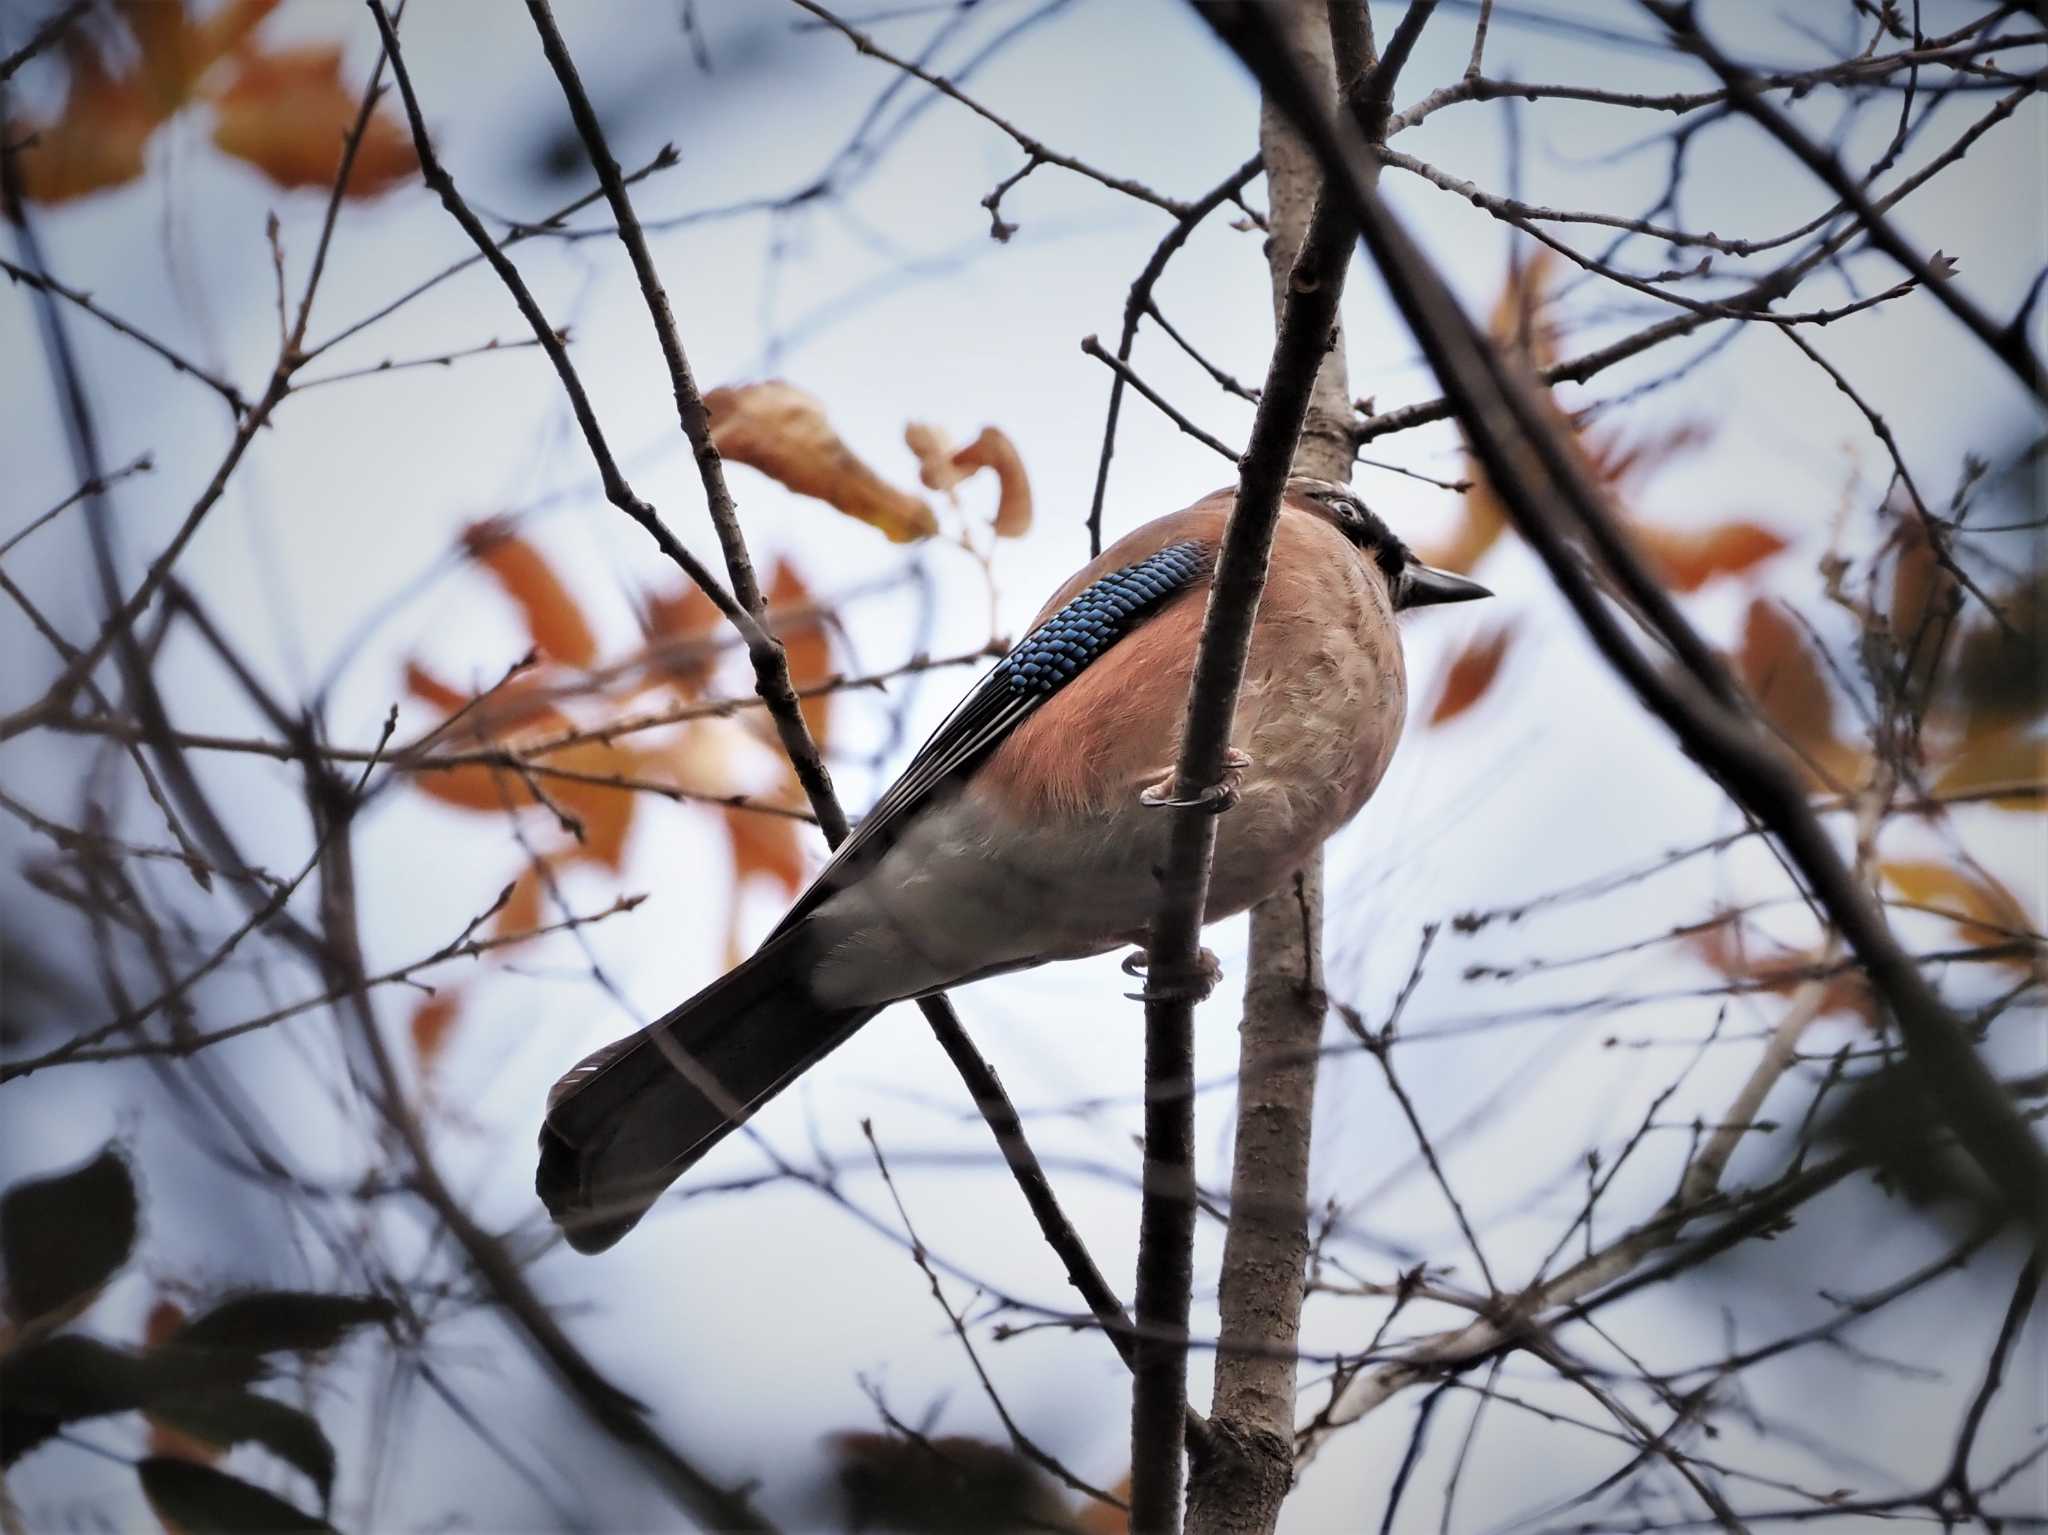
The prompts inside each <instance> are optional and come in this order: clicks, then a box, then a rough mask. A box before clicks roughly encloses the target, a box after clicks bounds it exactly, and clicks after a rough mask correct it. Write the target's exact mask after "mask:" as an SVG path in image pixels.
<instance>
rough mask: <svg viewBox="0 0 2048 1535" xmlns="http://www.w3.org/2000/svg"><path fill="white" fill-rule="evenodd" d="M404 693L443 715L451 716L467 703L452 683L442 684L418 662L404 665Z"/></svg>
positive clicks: (463, 695) (462, 694)
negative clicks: (429, 705)
mask: <svg viewBox="0 0 2048 1535" xmlns="http://www.w3.org/2000/svg"><path fill="white" fill-rule="evenodd" d="M405 691H406V692H407V693H409V694H411V695H412V696H413V697H414V698H417V699H419V700H420V702H422V703H429V704H432V705H433V706H434V707H435V708H437V709H439V710H440V711H441V712H442V713H443V714H453V713H454V712H455V711H456V710H457V709H460V708H461V707H462V706H463V705H464V704H466V703H468V702H469V695H468V694H467V693H465V692H463V691H462V689H460V688H458V687H456V686H455V685H454V684H453V683H448V682H443V681H442V680H441V679H440V678H439V677H437V676H435V675H434V674H433V673H432V672H430V671H428V670H427V669H426V667H425V666H423V665H421V664H420V663H419V662H418V661H407V662H406V663H405Z"/></svg>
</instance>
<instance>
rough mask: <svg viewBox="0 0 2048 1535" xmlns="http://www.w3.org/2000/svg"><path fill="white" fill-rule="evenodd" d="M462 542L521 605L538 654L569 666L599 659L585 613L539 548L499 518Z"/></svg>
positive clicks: (473, 529)
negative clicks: (514, 531)
mask: <svg viewBox="0 0 2048 1535" xmlns="http://www.w3.org/2000/svg"><path fill="white" fill-rule="evenodd" d="M462 542H463V546H464V547H465V548H466V549H468V551H469V553H470V556H471V558H473V559H475V560H476V561H477V563H478V564H480V565H482V566H483V567H484V568H485V569H486V570H488V571H490V573H491V574H492V575H493V576H495V577H496V578H497V581H498V584H499V585H500V586H502V587H503V588H504V589H505V594H506V595H507V596H509V597H510V598H511V599H512V600H513V601H514V602H516V603H517V604H518V605H519V610H520V612H521V614H522V615H523V616H524V617H525V619H526V632H527V633H528V634H530V635H531V636H533V643H534V646H535V648H536V649H538V650H539V651H540V652H541V653H542V654H543V655H545V656H547V657H548V658H549V659H550V660H554V661H560V662H563V663H565V664H566V665H569V666H588V665H590V664H591V663H592V662H593V661H595V660H596V659H597V640H596V638H595V637H594V636H593V635H592V634H591V632H590V624H589V622H588V621H587V620H586V619H585V618H584V616H583V610H582V609H581V608H580V607H578V606H577V605H576V600H575V599H574V598H573V597H571V596H570V595H569V590H568V588H567V587H565V586H564V585H563V584H562V582H561V578H560V577H558V576H557V575H556V574H555V571H554V567H553V566H552V565H550V564H549V563H548V562H547V560H546V558H545V557H544V556H543V555H542V554H541V552H540V551H539V550H538V549H536V548H535V547H534V546H533V545H532V544H530V543H528V542H527V541H526V540H525V539H523V538H521V537H519V536H518V535H517V534H516V533H513V532H512V531H511V530H510V529H509V528H508V527H507V526H506V525H505V524H504V523H503V522H500V521H497V520H495V519H491V520H486V521H484V522H478V523H472V524H471V525H470V526H469V527H467V528H465V529H464V530H463V533H462Z"/></svg>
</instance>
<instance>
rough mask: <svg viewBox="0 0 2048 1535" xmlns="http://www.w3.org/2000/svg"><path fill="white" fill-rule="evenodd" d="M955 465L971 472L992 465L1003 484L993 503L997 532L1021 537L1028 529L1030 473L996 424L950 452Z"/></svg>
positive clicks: (1008, 536)
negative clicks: (960, 447)
mask: <svg viewBox="0 0 2048 1535" xmlns="http://www.w3.org/2000/svg"><path fill="white" fill-rule="evenodd" d="M953 463H954V466H955V467H956V468H961V469H966V470H968V471H969V472H972V471H974V470H976V469H993V470H994V471H995V472H996V479H997V481H998V483H999V484H1000V485H1001V487H1002V493H1001V496H1000V498H999V499H998V501H997V503H996V522H995V528H996V536H997V537H998V538H1022V537H1023V536H1024V535H1025V534H1026V533H1028V532H1030V531H1031V477H1030V476H1029V475H1028V474H1026V473H1025V472H1024V459H1023V456H1022V455H1021V454H1019V453H1018V452H1017V445H1016V444H1015V443H1013V442H1011V441H1010V439H1009V436H1008V435H1007V434H1006V433H1004V432H1003V431H1001V430H1000V429H999V428H997V427H993V426H985V427H983V428H982V429H981V435H980V436H979V437H977V438H975V439H974V441H972V442H970V443H969V444H968V445H967V446H966V447H964V448H962V449H961V450H960V451H959V452H957V453H955V454H954V455H953Z"/></svg>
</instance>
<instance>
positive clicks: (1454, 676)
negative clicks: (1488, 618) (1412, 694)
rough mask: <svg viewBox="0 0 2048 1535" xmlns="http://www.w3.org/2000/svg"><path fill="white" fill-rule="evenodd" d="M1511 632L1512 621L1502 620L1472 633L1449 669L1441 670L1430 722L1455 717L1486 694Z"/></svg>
mask: <svg viewBox="0 0 2048 1535" xmlns="http://www.w3.org/2000/svg"><path fill="white" fill-rule="evenodd" d="M1514 632H1515V626H1514V624H1513V623H1505V624H1501V625H1499V626H1498V627H1496V628H1493V629H1490V630H1486V631H1483V632H1481V633H1479V634H1477V635H1475V636H1473V638H1472V640H1471V641H1470V643H1468V644H1467V645H1466V646H1465V648H1464V649H1463V650H1461V651H1459V652H1458V654H1457V657H1456V659H1454V660H1453V661H1452V662H1451V666H1450V670H1449V671H1447V672H1445V673H1444V681H1443V686H1442V687H1441V688H1439V689H1438V690H1437V695H1436V703H1435V704H1434V705H1433V706H1432V707H1431V709H1430V711H1429V721H1428V722H1429V723H1430V724H1431V725H1441V724H1443V723H1444V722H1445V721H1446V720H1453V719H1456V718H1457V717H1458V716H1459V715H1461V714H1463V713H1464V712H1465V711H1466V710H1467V709H1469V708H1471V707H1472V706H1473V705H1474V704H1476V703H1478V702H1479V700H1480V699H1481V698H1482V697H1484V696H1485V694H1486V690H1487V689H1488V688H1490V687H1492V686H1493V681H1494V678H1495V677H1497V676H1498V675H1499V674H1500V663H1501V661H1502V660H1503V659H1504V658H1505V657H1506V655H1507V651H1508V641H1509V640H1510V639H1512V638H1513V637H1514Z"/></svg>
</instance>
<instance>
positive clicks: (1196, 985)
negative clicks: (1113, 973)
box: [1123, 949, 1223, 1002]
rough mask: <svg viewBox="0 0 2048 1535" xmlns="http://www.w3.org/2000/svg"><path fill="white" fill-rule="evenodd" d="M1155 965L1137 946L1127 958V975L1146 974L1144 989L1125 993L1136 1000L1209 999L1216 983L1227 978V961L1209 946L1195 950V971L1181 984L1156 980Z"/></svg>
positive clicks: (1191, 1000)
mask: <svg viewBox="0 0 2048 1535" xmlns="http://www.w3.org/2000/svg"><path fill="white" fill-rule="evenodd" d="M1151 964H1152V961H1151V956H1150V955H1148V954H1147V953H1146V952H1145V951H1144V950H1143V949H1133V950H1131V952H1130V953H1128V954H1126V955H1125V956H1124V957H1123V972H1124V974H1125V975H1142V976H1144V977H1145V989H1144V990H1143V991H1127V992H1125V993H1124V995H1125V996H1126V997H1129V998H1130V999H1131V1000H1132V1001H1133V1002H1205V1001H1207V1000H1208V998H1209V994H1210V993H1211V992H1213V991H1214V990H1215V989H1216V983H1217V982H1218V981H1220V980H1222V979H1223V961H1221V960H1220V959H1218V958H1217V957H1216V956H1215V955H1214V954H1212V953H1210V952H1209V951H1208V950H1207V949H1197V950H1195V970H1194V974H1193V975H1192V976H1191V977H1189V979H1188V980H1187V981H1185V982H1183V983H1181V984H1178V985H1176V984H1173V983H1170V982H1166V981H1155V980H1153V979H1152V976H1151Z"/></svg>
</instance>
